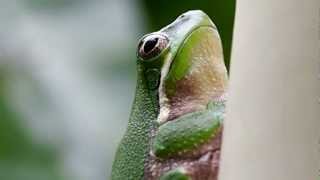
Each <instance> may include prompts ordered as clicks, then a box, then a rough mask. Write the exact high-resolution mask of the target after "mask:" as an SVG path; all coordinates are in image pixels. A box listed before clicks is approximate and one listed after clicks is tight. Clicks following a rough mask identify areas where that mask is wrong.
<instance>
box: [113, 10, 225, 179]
mask: <svg viewBox="0 0 320 180" xmlns="http://www.w3.org/2000/svg"><path fill="white" fill-rule="evenodd" d="M136 61H137V74H138V75H137V76H138V80H137V87H136V94H135V100H134V103H133V107H132V112H131V116H130V119H129V123H128V127H127V131H126V133H125V135H124V137H123V139H122V141H121V143H120V145H119V147H118V150H117V153H116V156H115V160H114V163H113V167H112V175H111V176H112V177H111V178H112V180H127V179H128V180H140V179H148V180H156V179H160V180H189V179H193V180H205V179H212V180H215V179H216V178H217V172H218V168H219V153H220V146H221V136H222V123H223V119H224V114H225V100H226V90H227V82H228V75H227V70H226V67H225V64H224V60H223V51H222V45H221V40H220V36H219V33H218V30H217V28H216V26H215V25H214V24H213V22H212V21H211V20H210V18H209V17H208V16H207V15H206V14H205V13H204V12H202V11H200V10H193V11H188V12H186V13H184V14H182V15H180V16H179V17H178V18H177V19H176V20H175V21H174V22H172V23H171V24H169V25H168V26H166V27H164V28H162V29H161V30H159V31H157V32H153V33H150V34H147V35H145V36H143V37H142V38H141V39H140V41H139V44H138V48H137V60H136Z"/></svg>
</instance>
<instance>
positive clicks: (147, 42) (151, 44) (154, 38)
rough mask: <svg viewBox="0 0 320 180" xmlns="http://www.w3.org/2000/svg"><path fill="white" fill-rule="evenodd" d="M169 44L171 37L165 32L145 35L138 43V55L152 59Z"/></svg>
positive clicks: (145, 58)
mask: <svg viewBox="0 0 320 180" xmlns="http://www.w3.org/2000/svg"><path fill="white" fill-rule="evenodd" d="M168 44H169V39H168V37H166V36H165V35H163V34H150V35H147V36H145V37H143V38H142V39H141V40H140V42H139V45H138V52H137V54H138V57H140V58H141V59H142V60H150V59H153V58H154V57H157V56H159V55H160V54H161V53H162V52H163V50H164V49H166V47H167V46H168Z"/></svg>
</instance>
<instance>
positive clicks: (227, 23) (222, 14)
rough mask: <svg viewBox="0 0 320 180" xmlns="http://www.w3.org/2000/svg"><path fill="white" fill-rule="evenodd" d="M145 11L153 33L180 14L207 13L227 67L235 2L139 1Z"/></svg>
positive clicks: (193, 0) (228, 0) (192, 0)
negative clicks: (219, 41)
mask: <svg viewBox="0 0 320 180" xmlns="http://www.w3.org/2000/svg"><path fill="white" fill-rule="evenodd" d="M141 1H142V2H143V4H144V7H145V9H146V14H147V18H148V20H149V21H148V22H149V23H150V24H149V26H148V27H149V29H150V30H151V31H155V30H157V29H160V28H161V27H163V26H165V25H167V24H168V23H169V22H171V21H173V20H174V19H175V18H176V17H178V16H179V15H180V14H181V13H183V12H186V11H188V10H193V9H200V10H203V11H204V12H205V13H207V14H208V15H209V16H210V18H211V19H212V20H213V22H214V23H215V24H216V26H217V27H218V29H219V33H220V36H221V39H222V43H223V48H224V56H225V62H226V65H227V67H229V61H230V52H231V42H232V34H233V21H234V15H235V5H236V3H235V0H187V1H172V0H161V1H150V0H141Z"/></svg>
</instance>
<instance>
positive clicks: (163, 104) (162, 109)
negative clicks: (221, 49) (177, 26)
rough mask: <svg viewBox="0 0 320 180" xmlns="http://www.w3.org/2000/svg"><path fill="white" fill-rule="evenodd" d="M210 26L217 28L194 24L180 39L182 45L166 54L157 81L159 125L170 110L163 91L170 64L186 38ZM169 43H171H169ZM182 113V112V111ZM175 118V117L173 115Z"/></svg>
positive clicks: (170, 68)
mask: <svg viewBox="0 0 320 180" xmlns="http://www.w3.org/2000/svg"><path fill="white" fill-rule="evenodd" d="M205 27H207V28H210V29H212V30H213V31H217V28H216V27H215V26H213V25H199V26H196V27H194V28H192V29H191V30H190V31H189V32H188V33H187V35H186V37H185V38H184V39H183V40H182V43H181V44H182V45H181V46H180V47H179V48H178V49H177V51H176V52H175V53H174V54H170V53H169V54H168V55H167V56H166V59H165V60H164V65H163V67H162V70H161V75H160V83H159V88H158V89H159V90H158V94H159V95H158V99H159V104H158V106H159V114H158V117H157V123H158V124H159V125H163V124H164V123H166V122H168V121H169V114H170V111H171V110H172V109H171V107H170V104H169V101H170V100H169V98H168V96H167V94H166V92H165V85H164V81H165V78H166V77H167V75H168V74H169V73H170V71H171V70H172V65H173V62H174V60H175V59H176V57H177V55H178V54H179V53H180V52H181V51H182V49H183V48H184V46H183V44H185V43H186V42H187V40H188V39H189V38H190V37H191V35H192V34H193V33H194V32H195V31H197V30H198V29H200V28H205ZM170 45H171V43H170ZM182 114H183V113H182ZM175 118H177V117H175Z"/></svg>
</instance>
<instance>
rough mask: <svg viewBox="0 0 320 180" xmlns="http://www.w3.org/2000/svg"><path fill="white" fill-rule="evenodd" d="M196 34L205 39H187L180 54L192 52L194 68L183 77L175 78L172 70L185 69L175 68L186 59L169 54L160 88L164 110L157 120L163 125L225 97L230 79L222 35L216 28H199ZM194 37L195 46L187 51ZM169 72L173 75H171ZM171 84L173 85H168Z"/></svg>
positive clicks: (192, 66) (190, 58)
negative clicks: (220, 35) (225, 62)
mask: <svg viewBox="0 0 320 180" xmlns="http://www.w3.org/2000/svg"><path fill="white" fill-rule="evenodd" d="M193 33H194V35H197V34H196V33H198V34H201V36H198V37H197V38H196V37H195V36H193V35H192V36H193V37H192V36H189V37H187V38H186V40H185V43H184V45H183V46H182V47H181V49H180V50H179V51H178V52H180V53H184V52H182V51H184V50H185V51H188V52H190V55H189V56H187V57H188V62H189V63H190V65H189V66H188V70H187V71H186V73H185V74H184V75H183V76H182V77H180V78H177V76H174V77H172V73H171V71H176V70H177V69H178V68H181V67H179V66H174V63H177V62H178V61H185V60H186V59H185V56H183V57H179V54H178V56H175V57H172V55H171V54H168V56H167V57H166V59H165V61H164V65H163V68H162V71H161V79H160V85H159V106H160V110H159V115H158V118H157V122H158V123H159V124H163V123H165V122H167V121H170V120H173V119H175V118H177V117H179V116H181V115H184V114H186V113H189V112H193V111H197V110H202V109H205V108H206V105H207V104H208V102H210V101H212V100H213V101H220V100H224V98H225V94H226V89H227V81H228V77H227V70H226V67H225V64H224V60H223V51H222V44H221V40H220V37H219V34H218V32H217V31H216V30H214V29H212V28H207V29H205V28H199V29H198V30H195V31H194V32H193ZM199 37H200V38H199ZM191 38H196V41H193V44H192V46H189V49H187V48H188V47H187V46H186V44H187V43H188V41H189V40H190V39H191ZM194 42H195V43H194ZM190 47H191V48H190ZM179 58H180V59H179ZM183 58H184V59H183ZM174 68H176V69H174ZM169 72H170V73H171V75H168V74H169ZM170 76H171V77H170ZM170 78H171V81H170V82H169V81H168V79H170ZM172 79H173V80H172ZM167 83H171V85H170V86H167ZM172 84H173V85H172ZM170 88H171V89H170ZM172 92H174V93H172Z"/></svg>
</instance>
